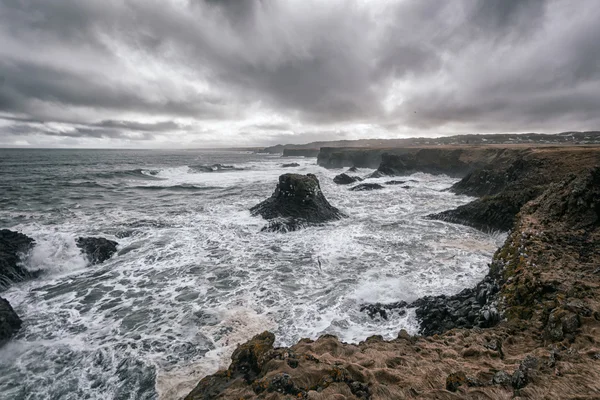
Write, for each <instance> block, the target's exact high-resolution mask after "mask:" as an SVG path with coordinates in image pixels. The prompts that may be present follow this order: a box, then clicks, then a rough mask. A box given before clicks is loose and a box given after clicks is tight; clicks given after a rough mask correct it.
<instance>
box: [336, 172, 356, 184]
mask: <svg viewBox="0 0 600 400" xmlns="http://www.w3.org/2000/svg"><path fill="white" fill-rule="evenodd" d="M360 181H362V178H360V177H358V176H350V175H347V174H339V175H337V176H336V177H335V178H333V182H335V183H337V184H338V185H349V184H351V183H354V182H360Z"/></svg>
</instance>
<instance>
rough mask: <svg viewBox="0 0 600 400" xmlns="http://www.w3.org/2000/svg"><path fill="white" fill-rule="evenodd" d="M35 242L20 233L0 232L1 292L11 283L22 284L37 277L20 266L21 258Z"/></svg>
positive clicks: (3, 230) (4, 230)
mask: <svg viewBox="0 0 600 400" xmlns="http://www.w3.org/2000/svg"><path fill="white" fill-rule="evenodd" d="M34 245H35V241H34V240H33V239H32V238H30V237H29V236H26V235H24V234H22V233H19V232H13V231H10V230H8V229H2V230H0V290H2V289H6V288H7V287H8V286H10V284H11V283H15V282H20V281H23V280H26V279H31V278H34V277H36V276H37V273H35V272H31V271H28V270H27V269H26V268H24V267H23V266H21V265H20V262H21V256H22V255H24V254H26V253H27V252H28V251H29V250H30V249H31V248H32V247H33V246H34Z"/></svg>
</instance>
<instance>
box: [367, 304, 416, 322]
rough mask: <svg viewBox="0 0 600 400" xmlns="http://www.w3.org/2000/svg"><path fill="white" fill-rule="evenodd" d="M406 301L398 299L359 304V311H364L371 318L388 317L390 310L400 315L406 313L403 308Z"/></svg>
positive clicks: (405, 305)
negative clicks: (390, 301) (388, 301)
mask: <svg viewBox="0 0 600 400" xmlns="http://www.w3.org/2000/svg"><path fill="white" fill-rule="evenodd" d="M407 306H408V303H407V302H405V301H398V302H396V303H388V304H383V303H374V304H363V305H361V306H360V311H362V312H366V313H367V315H368V316H369V317H371V318H375V317H378V316H379V317H381V318H383V319H385V320H387V319H388V317H389V315H390V313H391V312H395V314H396V315H398V316H402V315H405V314H406V310H405V308H406V307H407Z"/></svg>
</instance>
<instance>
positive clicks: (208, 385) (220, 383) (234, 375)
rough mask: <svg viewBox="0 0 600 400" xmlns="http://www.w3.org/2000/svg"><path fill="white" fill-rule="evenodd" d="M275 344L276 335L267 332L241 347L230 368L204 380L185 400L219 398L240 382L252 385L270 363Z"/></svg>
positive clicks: (232, 358) (238, 348) (234, 354)
mask: <svg viewBox="0 0 600 400" xmlns="http://www.w3.org/2000/svg"><path fill="white" fill-rule="evenodd" d="M274 342H275V335H273V334H272V333H271V332H267V331H265V332H263V333H261V334H259V335H256V336H254V337H253V338H252V339H250V340H249V341H248V342H246V343H243V344H241V345H239V346H238V347H237V348H236V349H235V351H234V352H233V354H232V355H231V364H230V365H229V368H228V369H227V370H225V371H223V370H221V371H218V372H217V373H215V374H213V375H210V376H207V377H205V378H203V379H202V380H201V381H200V382H199V383H198V385H197V386H196V387H195V388H194V390H192V391H191V392H190V393H189V394H188V395H187V396H186V397H185V400H201V399H213V398H217V396H218V395H219V394H220V393H222V392H223V391H224V390H225V389H227V388H228V387H229V386H230V385H232V384H233V383H235V382H236V381H239V380H243V381H244V382H245V383H246V384H252V383H253V382H254V381H255V380H256V379H257V378H259V377H260V373H261V368H262V367H263V365H264V364H265V362H266V361H268V355H269V353H270V352H271V351H272V350H273V343H274ZM285 381H286V380H285V378H282V379H281V380H280V381H278V383H276V385H283V384H284V383H285ZM265 389H266V387H265Z"/></svg>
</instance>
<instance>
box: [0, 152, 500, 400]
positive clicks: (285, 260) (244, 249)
mask: <svg viewBox="0 0 600 400" xmlns="http://www.w3.org/2000/svg"><path fill="white" fill-rule="evenodd" d="M227 161H228V160H227V159H224V160H223V161H222V162H221V161H218V162H221V163H222V164H227V165H232V164H233V165H235V166H236V167H239V168H244V169H243V170H239V171H221V172H212V173H210V172H209V173H189V167H188V166H189V165H193V163H195V164H200V163H202V164H213V163H215V161H214V160H212V159H211V160H210V161H207V162H204V161H203V160H189V161H188V162H185V163H182V164H181V165H157V166H152V167H151V168H150V167H148V168H146V167H144V168H143V170H144V171H158V172H157V173H156V174H154V175H152V176H154V177H156V178H160V179H156V180H136V179H135V177H133V178H130V177H125V178H122V179H121V181H119V185H120V186H119V185H115V187H116V189H115V191H114V193H106V194H105V193H101V194H98V195H97V196H96V197H91V200H90V199H81V200H78V203H79V204H80V205H81V206H80V207H79V208H73V207H67V208H64V209H61V211H60V212H61V213H62V214H61V215H60V218H59V217H56V218H54V219H53V220H52V221H51V223H50V222H47V223H44V221H45V219H47V218H48V216H47V214H45V213H40V214H36V213H32V217H31V218H28V219H26V220H22V221H21V222H20V223H19V224H17V225H15V226H14V228H15V229H16V230H19V231H22V232H24V233H26V234H28V235H30V236H32V237H33V238H34V239H36V242H37V246H36V247H35V248H34V250H33V252H32V253H31V255H30V257H29V260H28V263H29V264H28V265H29V267H30V268H32V269H43V270H45V271H46V275H44V276H43V277H41V278H39V279H37V280H33V281H30V282H24V283H22V284H19V285H16V286H13V287H12V288H10V289H9V290H8V291H7V292H5V293H3V296H5V297H7V298H8V299H9V300H10V301H11V303H13V304H15V307H16V309H17V311H18V312H19V313H20V314H21V315H22V316H23V318H24V322H25V323H24V327H23V329H22V331H21V333H20V334H19V335H18V336H17V337H16V339H15V340H14V341H13V342H12V344H11V345H10V346H8V347H5V348H3V349H0V372H4V374H5V375H4V378H3V377H0V394H2V395H3V394H5V393H10V392H9V390H12V389H9V387H12V386H10V381H11V380H12V381H21V382H23V383H22V385H21V388H23V387H25V388H29V389H28V390H34V389H33V388H35V394H34V395H32V396H31V398H34V399H37V398H40V399H41V398H45V397H51V396H55V397H56V396H58V395H59V394H60V393H66V390H67V389H69V388H66V389H65V387H63V386H64V385H65V384H66V383H65V382H80V383H72V384H74V385H76V386H77V385H79V386H78V387H76V390H75V393H79V394H85V395H86V396H89V397H90V398H97V399H103V398H111V397H115V396H116V395H117V394H118V393H120V392H119V391H123V390H132V393H137V394H136V396H137V397H135V396H134V398H153V396H156V393H158V394H159V395H160V398H162V399H175V398H178V397H180V396H181V395H182V394H185V393H186V392H187V391H189V390H191V388H193V387H194V386H195V384H196V383H197V382H198V380H199V379H200V378H201V377H202V376H203V375H205V374H208V373H211V372H214V371H215V370H216V369H217V368H219V367H225V366H226V365H227V363H228V360H229V357H230V355H231V352H232V351H233V349H234V348H235V346H236V345H237V344H239V343H241V342H243V341H245V340H247V339H249V338H250V337H252V336H253V335H254V334H256V333H259V332H261V331H263V330H265V329H268V330H271V331H273V332H274V333H275V334H276V337H277V339H276V340H277V343H276V344H277V345H291V344H293V343H295V342H296V341H297V340H298V339H300V338H302V337H311V338H316V337H318V336H319V335H321V334H324V333H332V334H335V335H338V336H339V337H340V338H341V339H342V340H344V341H348V342H358V341H360V340H364V339H365V338H366V337H368V336H370V335H373V334H381V335H383V336H384V337H386V338H392V337H395V336H396V335H397V333H398V331H399V330H400V329H402V328H404V329H407V330H408V331H409V332H413V333H414V332H416V331H417V329H418V327H417V322H416V320H415V316H414V313H413V312H408V313H407V314H406V315H404V316H401V317H394V318H390V319H389V320H379V319H376V320H371V319H370V318H369V317H368V316H366V314H365V313H363V312H360V305H361V304H362V303H367V302H395V301H400V300H407V301H410V300H413V299H415V298H417V297H420V296H423V295H432V294H441V293H446V294H451V293H455V292H458V291H459V290H461V289H462V288H464V287H467V286H471V285H473V284H474V283H476V282H477V281H478V280H479V279H481V278H482V277H483V275H484V274H485V272H486V270H487V263H488V262H489V260H490V257H491V254H492V253H493V251H494V250H495V248H496V246H497V245H498V244H499V242H500V241H501V240H502V238H503V235H488V234H485V233H482V232H479V231H477V230H475V229H472V228H468V227H464V226H459V225H453V224H448V223H445V222H440V221H430V220H426V219H423V218H422V217H423V216H425V215H427V214H429V213H433V212H438V211H442V210H445V209H449V208H453V207H456V206H458V205H461V204H465V203H466V202H468V201H469V200H470V199H469V198H468V197H465V196H454V195H452V194H451V193H448V192H444V191H443V189H445V188H447V187H449V186H450V185H451V184H452V183H453V182H455V181H456V180H454V179H451V178H448V177H443V176H432V175H427V174H414V175H412V176H410V177H406V178H394V179H397V180H408V179H412V180H414V181H410V182H407V183H406V185H408V186H409V188H408V189H407V188H403V187H401V186H404V185H389V186H386V187H385V188H384V189H382V190H378V191H372V192H352V191H349V190H348V187H347V186H338V185H335V184H334V183H333V182H332V178H333V177H334V176H335V175H336V174H338V173H340V172H342V171H341V170H334V171H330V170H325V169H323V168H320V167H318V166H316V165H315V164H314V159H300V158H299V159H291V160H288V159H281V158H276V157H267V156H265V157H264V158H262V159H259V160H253V161H250V162H245V163H244V162H235V163H234V162H227ZM292 161H293V162H298V163H299V164H300V166H299V167H296V168H281V164H282V163H284V162H292ZM285 172H290V173H291V172H294V173H303V174H305V173H314V174H316V175H317V176H318V177H319V179H320V181H321V188H322V190H323V192H324V194H325V196H326V197H327V198H328V200H329V201H330V202H331V203H332V204H333V205H335V206H337V207H339V208H340V209H341V210H342V211H343V212H345V213H346V214H347V215H348V218H345V219H343V220H340V221H335V222H332V223H328V224H326V225H324V226H320V227H309V228H306V229H303V230H300V231H296V232H291V233H288V234H279V233H270V232H260V229H261V227H262V226H263V225H264V224H265V221H264V220H262V218H260V217H253V216H251V215H250V213H249V211H248V209H249V208H250V207H251V206H253V205H255V204H257V203H258V202H260V201H262V200H263V199H265V198H266V197H268V196H270V195H271V193H272V191H273V190H274V188H275V184H276V182H277V178H278V176H279V175H280V174H281V173H285ZM368 172H370V171H369V170H363V169H361V170H359V171H358V172H357V173H354V174H357V175H365V174H366V173H368ZM152 173H154V172H152ZM387 180H390V179H386V178H378V179H370V180H369V181H373V182H379V183H385V182H386V181H387ZM182 185H193V186H195V187H206V188H210V189H207V190H206V191H199V192H185V193H181V192H176V191H174V190H172V188H175V187H177V186H182ZM140 186H148V187H149V186H152V187H161V188H164V190H161V191H144V192H140V191H138V189H136V188H139V187H140ZM103 196H109V197H108V198H106V199H105V198H104V197H103ZM87 235H93V236H104V237H107V238H110V239H116V240H117V241H118V242H119V250H120V253H119V255H117V256H115V257H113V258H112V259H110V260H109V261H107V262H105V263H103V264H101V265H96V266H90V267H87V266H86V262H85V259H84V258H83V257H82V256H81V254H80V252H79V249H78V248H76V246H75V242H74V239H75V238H76V237H77V236H87ZM9 352H10V357H8V354H9ZM65 359H66V360H69V361H68V362H69V364H68V365H69V369H68V370H61V369H60V368H61V367H60V366H61V365H63V364H61V363H63V362H64V360H65ZM7 360H9V361H7ZM34 360H37V364H38V365H36V361H34ZM90 365H91V367H90ZM88 367H89V368H91V372H90V373H89V374H88V373H87V372H85V371H86V368H88ZM38 368H42V369H44V370H46V371H56V370H60V377H61V382H57V383H45V382H46V381H45V380H44V379H46V378H44V376H45V375H44V374H41V375H40V374H39V373H35V371H37V370H38ZM50 375H51V374H50ZM154 379H155V381H156V382H155V383H154V381H153V380H154ZM148 381H151V382H153V383H152V385H153V386H152V387H151V388H148V387H147V385H148ZM61 385H62V386H61ZM154 386H155V389H156V392H154V391H153V390H154ZM127 388H129V389H127ZM32 393H33V392H32ZM144 396H146V397H144ZM73 398H76V397H73Z"/></svg>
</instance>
